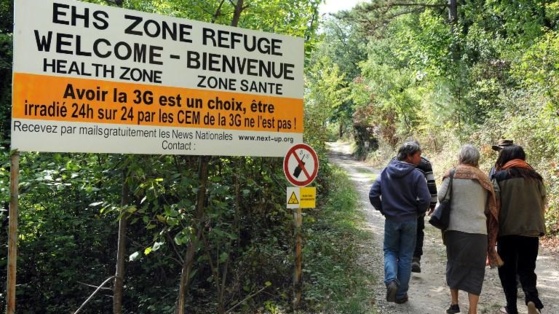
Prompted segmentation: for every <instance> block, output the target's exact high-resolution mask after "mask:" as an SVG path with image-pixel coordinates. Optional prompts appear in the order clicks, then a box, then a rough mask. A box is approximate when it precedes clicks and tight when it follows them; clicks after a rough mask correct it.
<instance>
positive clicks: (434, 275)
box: [328, 142, 559, 314]
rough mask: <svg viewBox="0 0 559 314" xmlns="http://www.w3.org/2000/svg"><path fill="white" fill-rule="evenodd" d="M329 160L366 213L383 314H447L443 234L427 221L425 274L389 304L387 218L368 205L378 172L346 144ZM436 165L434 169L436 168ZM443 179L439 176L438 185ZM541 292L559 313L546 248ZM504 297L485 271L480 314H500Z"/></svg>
mask: <svg viewBox="0 0 559 314" xmlns="http://www.w3.org/2000/svg"><path fill="white" fill-rule="evenodd" d="M328 146H329V149H330V152H331V154H330V161H331V162H333V163H334V164H336V165H338V166H340V167H341V168H343V169H344V170H345V171H346V172H347V174H348V176H349V177H350V178H351V180H352V181H353V182H354V184H355V187H356V188H357V190H358V192H359V194H360V199H361V202H360V203H361V208H362V210H363V213H364V214H365V217H366V221H365V224H364V227H365V228H366V229H367V231H370V233H371V239H370V241H369V243H365V244H364V245H363V246H364V247H363V252H364V254H363V256H362V257H361V262H362V263H363V264H364V265H365V266H366V267H370V268H371V269H373V271H374V273H375V278H374V279H373V283H372V285H373V286H374V291H373V295H372V296H371V302H372V303H374V304H376V307H377V308H378V313H381V314H404V313H405V314H433V313H446V309H447V308H448V305H449V304H450V292H449V290H448V287H447V285H446V280H445V267H446V253H445V247H444V245H443V244H442V241H441V237H440V232H439V231H438V229H436V228H434V227H432V226H431V225H429V224H428V223H426V226H425V242H424V247H423V251H424V252H423V257H422V261H421V273H412V278H411V281H410V290H409V292H408V294H409V302H407V303H405V304H401V305H398V304H395V303H388V302H386V300H385V293H386V288H385V286H384V283H383V278H384V269H383V253H382V241H383V229H384V227H383V226H384V217H383V216H382V215H381V214H380V213H379V212H378V211H376V210H374V209H373V207H372V205H371V204H370V203H369V197H368V195H369V188H370V187H371V184H372V182H373V179H374V176H375V174H376V173H379V172H380V169H373V168H372V167H370V166H368V165H367V164H365V163H363V162H359V161H356V160H354V159H353V158H352V157H351V151H350V147H349V146H348V145H345V144H343V143H339V142H336V143H329V144H328ZM434 167H436V165H434ZM439 182H440V180H439V178H437V183H439ZM536 274H537V275H538V289H539V292H540V297H541V299H542V302H543V303H544V305H545V308H544V309H543V311H542V313H546V314H559V258H558V256H557V254H551V253H550V252H548V251H547V250H545V249H540V254H539V257H538V261H537V267H536ZM521 296H522V298H519V299H518V309H519V311H520V313H527V310H526V306H524V299H523V295H522V294H521ZM459 301H460V309H461V310H462V311H461V313H467V309H468V297H467V294H466V293H465V292H462V291H461V292H460V293H459ZM504 304H505V297H504V294H503V291H502V288H501V285H500V281H499V277H498V274H497V269H490V268H487V269H486V273H485V281H484V284H483V290H482V293H481V296H480V301H479V305H478V313H480V314H483V313H486V314H498V313H500V311H499V308H501V307H502V306H504Z"/></svg>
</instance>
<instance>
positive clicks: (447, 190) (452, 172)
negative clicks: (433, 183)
mask: <svg viewBox="0 0 559 314" xmlns="http://www.w3.org/2000/svg"><path fill="white" fill-rule="evenodd" d="M454 171H455V169H452V170H450V174H449V176H448V177H449V179H450V181H449V182H448V188H447V189H446V192H445V193H444V197H443V200H446V199H450V198H451V197H452V177H454ZM449 193H450V196H449ZM447 196H448V198H447Z"/></svg>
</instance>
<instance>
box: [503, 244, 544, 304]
mask: <svg viewBox="0 0 559 314" xmlns="http://www.w3.org/2000/svg"><path fill="white" fill-rule="evenodd" d="M539 245H540V239H539V238H538V237H523V236H504V237H499V238H498V239H497V252H498V253H499V255H500V256H501V258H502V259H503V262H504V265H503V266H501V267H499V278H500V279H501V286H502V287H503V291H504V292H505V298H506V300H507V310H508V312H509V313H511V314H515V313H518V309H517V306H516V298H517V294H518V290H517V289H518V288H517V281H516V280H517V276H518V280H520V284H521V285H522V290H524V295H525V300H524V301H525V303H526V304H528V302H534V304H535V305H536V308H538V309H541V308H543V304H542V301H541V300H540V298H539V295H538V289H537V288H536V282H537V279H538V277H537V275H536V272H535V270H536V259H537V258H538V249H539Z"/></svg>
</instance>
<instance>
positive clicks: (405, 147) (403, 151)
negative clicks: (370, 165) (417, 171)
mask: <svg viewBox="0 0 559 314" xmlns="http://www.w3.org/2000/svg"><path fill="white" fill-rule="evenodd" d="M419 151H421V146H419V143H418V142H416V141H411V142H405V143H404V144H402V146H400V149H398V156H396V159H398V160H400V161H402V160H405V159H406V158H407V157H408V156H410V155H413V154H415V153H417V152H419Z"/></svg>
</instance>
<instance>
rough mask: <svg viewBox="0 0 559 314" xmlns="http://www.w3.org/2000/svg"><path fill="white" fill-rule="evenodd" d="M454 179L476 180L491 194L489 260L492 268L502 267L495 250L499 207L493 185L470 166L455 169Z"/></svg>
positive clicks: (488, 232)
mask: <svg viewBox="0 0 559 314" xmlns="http://www.w3.org/2000/svg"><path fill="white" fill-rule="evenodd" d="M507 164H508V163H507ZM448 176H450V171H448V172H447V173H446V174H445V175H444V178H446V177H448ZM454 178H457V179H471V180H476V181H477V182H478V183H479V184H480V185H481V186H482V187H483V188H484V189H485V190H487V192H488V193H489V195H488V200H487V201H488V202H487V208H486V212H485V215H486V216H487V240H488V243H487V244H488V245H487V258H488V261H489V265H490V266H491V267H495V266H497V267H499V266H502V265H503V260H502V259H501V257H500V256H499V254H497V251H496V250H495V245H496V244H497V235H498V233H499V207H498V206H497V200H496V197H495V190H494V189H493V183H491V181H490V180H489V177H488V176H487V175H486V174H485V173H483V171H481V170H480V169H479V168H478V167H474V166H470V165H458V166H457V167H456V169H455V173H454Z"/></svg>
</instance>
